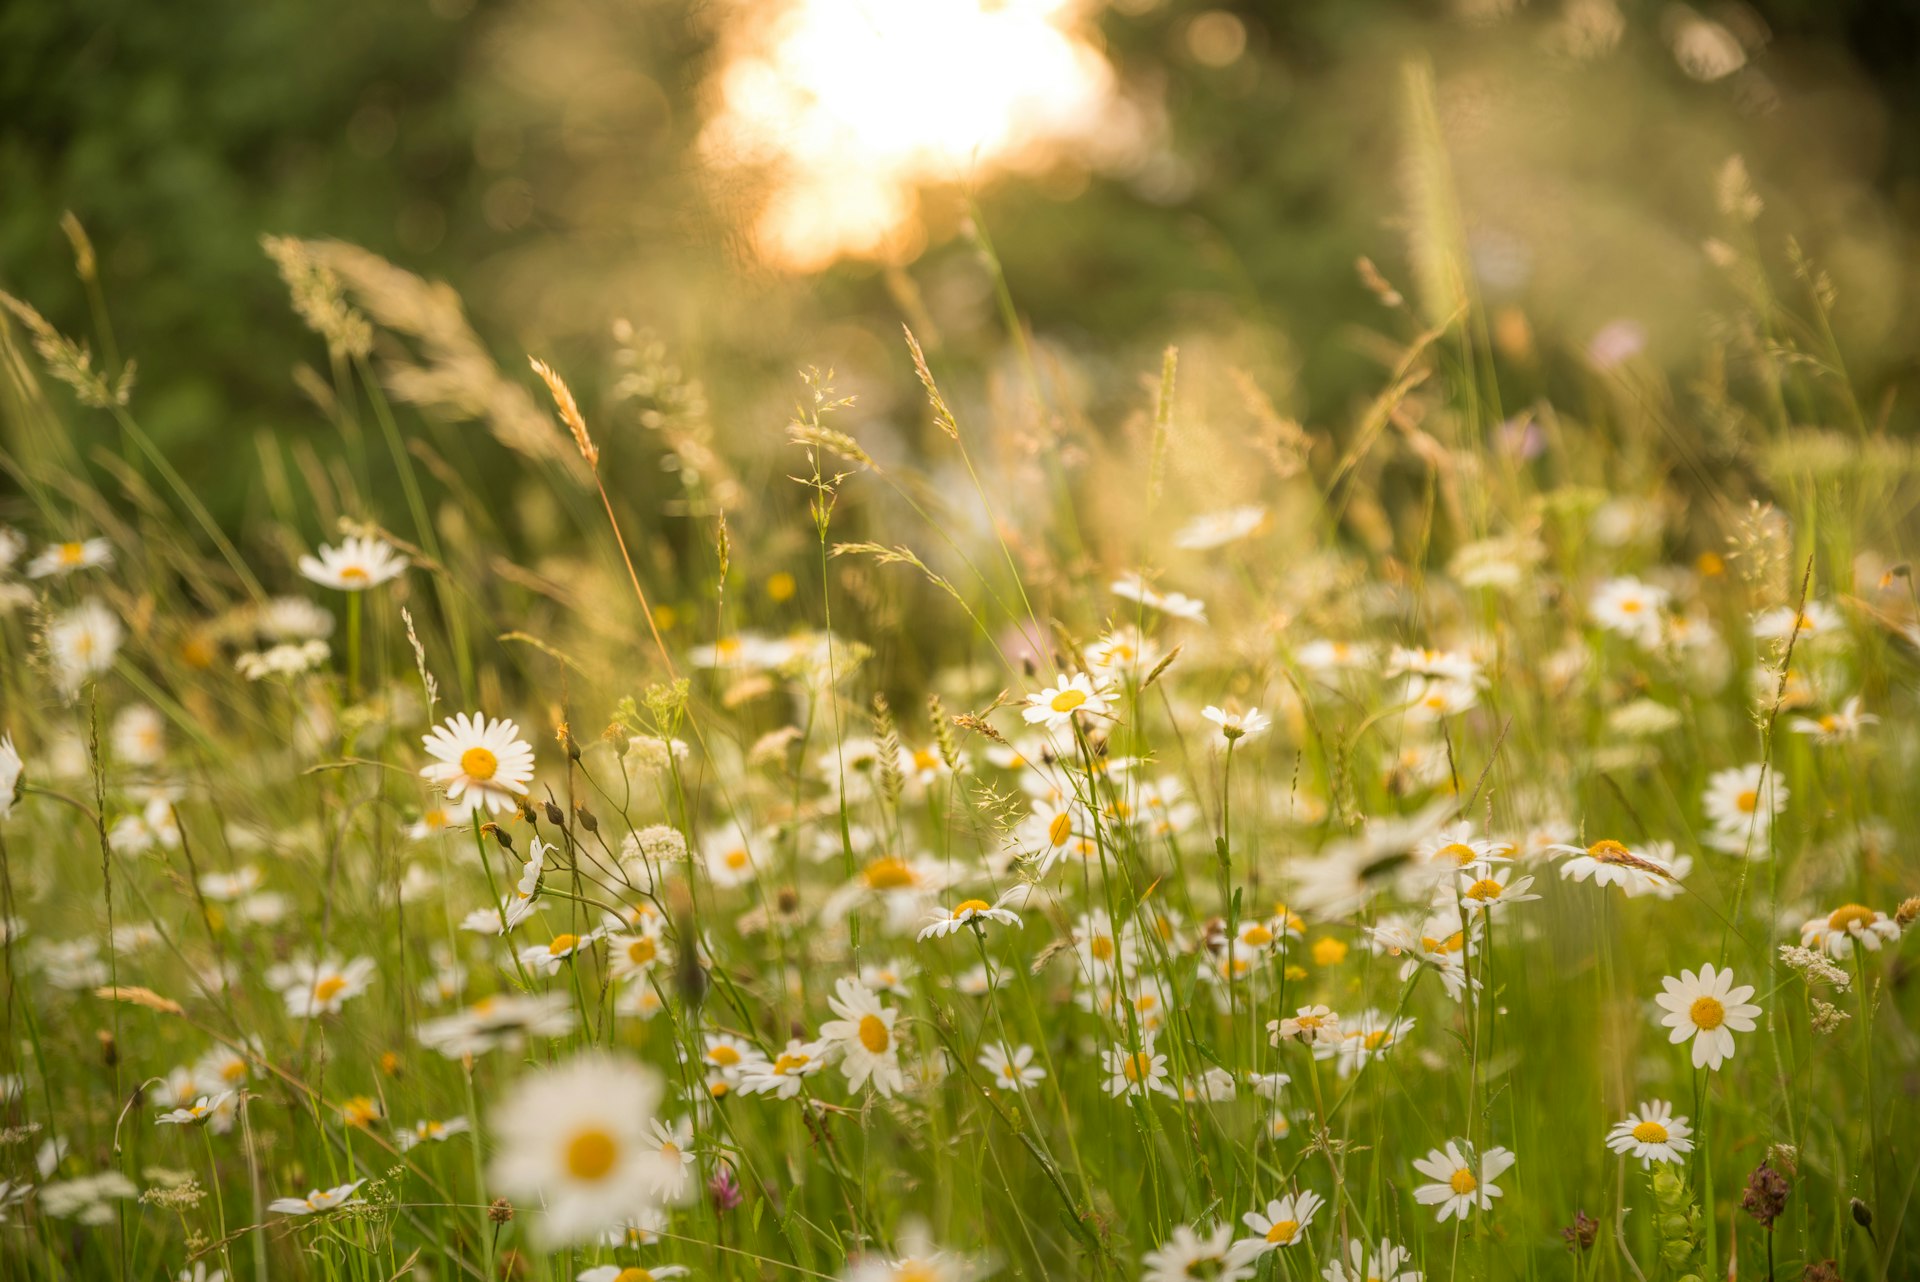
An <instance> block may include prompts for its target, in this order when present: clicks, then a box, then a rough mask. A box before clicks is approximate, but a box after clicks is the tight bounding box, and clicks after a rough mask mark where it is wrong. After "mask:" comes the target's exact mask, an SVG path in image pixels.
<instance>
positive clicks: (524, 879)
mask: <svg viewBox="0 0 1920 1282" xmlns="http://www.w3.org/2000/svg"><path fill="white" fill-rule="evenodd" d="M551 849H553V847H551V846H549V845H548V844H547V843H546V842H544V841H542V840H540V838H538V837H535V838H534V839H533V840H532V841H530V842H528V843H527V862H526V863H524V864H522V865H520V879H519V880H518V881H516V882H514V883H513V890H512V892H511V893H509V894H508V895H507V898H506V901H505V903H503V904H502V905H501V907H500V910H499V911H498V912H497V913H492V914H491V917H492V918H493V919H494V920H491V921H489V922H488V923H487V924H486V926H485V927H484V929H485V930H486V931H487V932H488V933H492V934H500V935H504V934H507V933H508V932H509V931H511V930H512V929H513V928H514V927H515V926H518V925H519V924H520V923H521V922H523V921H525V920H526V919H527V918H529V917H531V916H532V915H533V909H534V905H535V904H536V903H537V902H538V901H539V896H540V875H541V873H542V872H544V871H545V870H546V866H547V852H548V851H549V850H551ZM483 911H485V910H483Z"/></svg>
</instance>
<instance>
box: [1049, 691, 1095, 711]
mask: <svg viewBox="0 0 1920 1282" xmlns="http://www.w3.org/2000/svg"><path fill="white" fill-rule="evenodd" d="M1086 701H1087V696H1086V692H1085V691H1082V690H1073V689H1067V690H1062V691H1061V692H1060V693H1059V694H1056V695H1054V696H1053V698H1051V699H1049V700H1048V701H1047V706H1048V707H1050V708H1052V709H1053V710H1054V711H1055V712H1072V711H1073V710H1074V709H1075V708H1077V707H1079V706H1080V705H1081V704H1083V703H1085V702H1086Z"/></svg>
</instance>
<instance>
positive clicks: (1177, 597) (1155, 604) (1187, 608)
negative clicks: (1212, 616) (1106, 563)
mask: <svg viewBox="0 0 1920 1282" xmlns="http://www.w3.org/2000/svg"><path fill="white" fill-rule="evenodd" d="M1113 594H1114V595H1115V596H1117V597H1119V598H1121V599H1122V600H1124V601H1136V602H1138V603H1139V604H1141V605H1144V606H1146V607H1147V608H1148V609H1149V610H1158V611H1160V613H1162V614H1164V615H1167V616H1169V617H1170V618H1175V619H1184V620H1186V621H1187V622H1189V623H1205V622H1206V621H1207V603H1206V602H1205V601H1200V600H1196V599H1195V598H1193V597H1190V596H1185V595H1183V594H1181V593H1179V592H1164V593H1163V592H1156V591H1154V590H1153V589H1152V588H1150V587H1148V586H1147V583H1146V580H1145V579H1142V578H1141V577H1140V576H1139V575H1137V574H1134V575H1129V576H1128V577H1126V578H1124V579H1120V580H1117V581H1116V582H1115V583H1114V585H1113Z"/></svg>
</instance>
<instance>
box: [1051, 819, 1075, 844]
mask: <svg viewBox="0 0 1920 1282" xmlns="http://www.w3.org/2000/svg"><path fill="white" fill-rule="evenodd" d="M1072 835H1073V816H1072V815H1070V814H1068V813H1067V812H1066V811H1064V810H1062V811H1061V812H1060V813H1059V814H1057V815H1055V816H1054V817H1053V821H1052V822H1051V823H1049V824H1048V825H1047V840H1048V841H1050V842H1052V843H1053V844H1054V845H1056V846H1064V845H1066V844H1067V838H1068V837H1071V836H1072Z"/></svg>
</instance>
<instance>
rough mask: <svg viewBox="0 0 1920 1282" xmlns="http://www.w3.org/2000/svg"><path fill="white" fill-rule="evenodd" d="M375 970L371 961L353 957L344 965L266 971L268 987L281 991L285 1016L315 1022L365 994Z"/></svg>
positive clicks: (293, 965)
mask: <svg viewBox="0 0 1920 1282" xmlns="http://www.w3.org/2000/svg"><path fill="white" fill-rule="evenodd" d="M375 969H376V968H375V966H374V962H373V958H371V957H355V958H354V959H353V960H352V961H349V962H346V963H345V964H342V963H341V962H340V961H339V960H338V959H336V958H332V957H328V958H326V959H324V960H322V961H317V962H310V961H295V962H285V963H282V964H280V965H277V966H272V967H269V968H268V970H267V983H268V984H269V985H271V986H272V987H274V988H277V989H279V990H280V995H281V997H282V998H284V999H285V1000H286V1003H287V1014H288V1015H290V1016H292V1017H293V1018H295V1019H314V1018H316V1017H318V1016H321V1015H336V1014H338V1013H339V1012H340V1008H341V1007H342V1006H344V1005H346V1003H347V1002H348V1001H349V1000H350V999H352V998H355V997H358V996H359V995H360V994H362V993H364V992H366V991H367V989H368V987H370V986H371V985H372V983H373V974H374V970H375Z"/></svg>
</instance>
